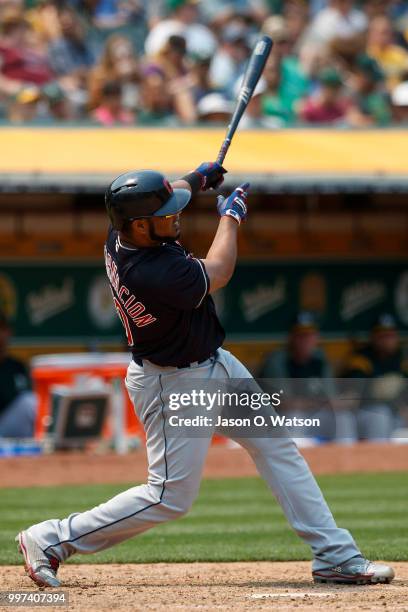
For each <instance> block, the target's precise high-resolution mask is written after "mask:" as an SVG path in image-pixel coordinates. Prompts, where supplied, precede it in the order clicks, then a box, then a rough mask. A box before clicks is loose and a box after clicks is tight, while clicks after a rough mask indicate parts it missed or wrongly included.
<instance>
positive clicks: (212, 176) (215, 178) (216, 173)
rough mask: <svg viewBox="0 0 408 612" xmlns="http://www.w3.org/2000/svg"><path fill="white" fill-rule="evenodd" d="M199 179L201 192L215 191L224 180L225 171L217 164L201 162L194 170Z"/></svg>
mask: <svg viewBox="0 0 408 612" xmlns="http://www.w3.org/2000/svg"><path fill="white" fill-rule="evenodd" d="M194 172H195V174H198V175H199V176H200V179H201V191H207V190H208V189H217V188H218V187H219V186H220V185H221V183H222V182H223V180H224V174H226V172H227V171H226V169H225V168H223V167H222V166H221V165H220V164H219V163H218V162H203V163H202V164H200V165H199V166H198V168H196V169H195V170H194Z"/></svg>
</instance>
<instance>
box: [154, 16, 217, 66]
mask: <svg viewBox="0 0 408 612" xmlns="http://www.w3.org/2000/svg"><path fill="white" fill-rule="evenodd" d="M174 35H177V36H184V38H185V39H186V43H187V52H188V53H193V54H196V55H199V56H205V57H208V56H211V55H213V54H214V52H215V50H216V48H217V39H216V38H215V36H214V34H213V33H212V32H211V30H210V29H209V28H207V26H205V25H202V24H201V23H192V24H190V25H186V24H183V23H181V22H180V21H177V20H176V19H165V20H164V21H161V22H160V23H158V24H157V25H156V26H155V27H154V28H153V29H152V30H151V31H150V32H149V34H148V35H147V38H146V42H145V51H146V55H147V56H154V55H156V54H157V53H159V52H160V51H161V49H162V48H163V47H164V45H165V44H166V43H167V41H168V39H169V38H170V36H174Z"/></svg>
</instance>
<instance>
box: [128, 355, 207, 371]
mask: <svg viewBox="0 0 408 612" xmlns="http://www.w3.org/2000/svg"><path fill="white" fill-rule="evenodd" d="M210 357H214V355H213V354H211V355H209V356H208V357H206V358H205V359H202V360H201V361H193V362H192V363H186V364H184V365H179V366H174V367H176V368H177V369H178V370H182V369H183V368H191V367H192V366H195V364H197V365H201V364H202V363H204V362H205V361H207V360H208V359H210ZM133 361H134V362H135V363H137V365H138V366H140V367H143V359H140V358H139V357H135V356H134V355H133ZM152 363H153V362H152ZM155 365H157V364H155ZM159 367H166V366H159Z"/></svg>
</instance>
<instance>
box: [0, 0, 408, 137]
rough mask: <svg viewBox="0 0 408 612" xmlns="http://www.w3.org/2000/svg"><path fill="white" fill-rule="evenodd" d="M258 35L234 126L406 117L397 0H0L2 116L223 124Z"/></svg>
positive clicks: (403, 40)
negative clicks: (258, 56) (240, 119)
mask: <svg viewBox="0 0 408 612" xmlns="http://www.w3.org/2000/svg"><path fill="white" fill-rule="evenodd" d="M260 33H264V34H268V35H270V36H271V37H272V38H273V40H274V49H273V52H272V54H271V56H270V59H269V60H268V63H267V66H266V69H265V72H264V75H263V78H262V79H261V80H260V82H259V84H258V86H257V89H256V92H255V95H254V97H253V99H252V101H251V103H250V106H249V109H248V112H247V114H246V116H245V117H244V125H243V127H246V128H258V127H260V128H280V127H286V126H292V125H328V124H330V125H336V126H349V127H371V126H387V125H389V124H391V123H404V122H407V121H408V1H401V0H360V1H356V2H353V1H352V0H310V1H306V0H286V1H283V0H201V1H200V0H0V120H2V121H3V122H4V121H5V122H11V123H14V124H21V123H47V122H48V123H53V122H72V121H74V122H78V121H87V122H89V121H91V122H92V123H94V124H99V125H104V126H111V125H168V126H172V125H193V124H197V123H204V124H208V123H214V124H217V123H223V124H225V121H226V120H227V118H228V117H229V115H230V113H231V109H232V107H233V100H234V98H235V96H236V92H237V90H238V88H239V85H240V80H241V79H242V74H243V71H244V69H245V66H246V62H247V60H248V57H249V54H250V52H251V49H252V48H253V46H254V43H255V41H256V40H257V38H258V37H259V35H260Z"/></svg>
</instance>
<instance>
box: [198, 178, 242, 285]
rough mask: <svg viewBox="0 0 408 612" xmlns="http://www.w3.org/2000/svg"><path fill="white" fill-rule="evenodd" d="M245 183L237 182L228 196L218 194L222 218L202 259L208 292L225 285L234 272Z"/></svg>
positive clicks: (219, 210)
mask: <svg viewBox="0 0 408 612" xmlns="http://www.w3.org/2000/svg"><path fill="white" fill-rule="evenodd" d="M248 187H249V183H244V184H243V185H240V186H239V187H237V189H235V191H234V192H233V193H232V194H231V195H230V196H229V197H228V198H227V199H224V198H223V197H222V196H218V203H217V208H218V212H219V214H220V215H221V219H220V223H219V225H218V229H217V233H216V234H215V237H214V240H213V243H212V245H211V247H210V250H209V251H208V253H207V256H206V258H205V259H203V260H202V262H203V264H204V266H205V269H206V272H207V275H208V278H209V281H210V290H209V293H214V291H217V289H221V287H225V285H227V284H228V282H229V280H230V279H231V277H232V275H233V273H234V270H235V265H236V262H237V237H238V228H239V226H240V224H241V221H243V220H244V219H245V218H246V215H247V207H246V200H247V197H248V193H247V190H248Z"/></svg>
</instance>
